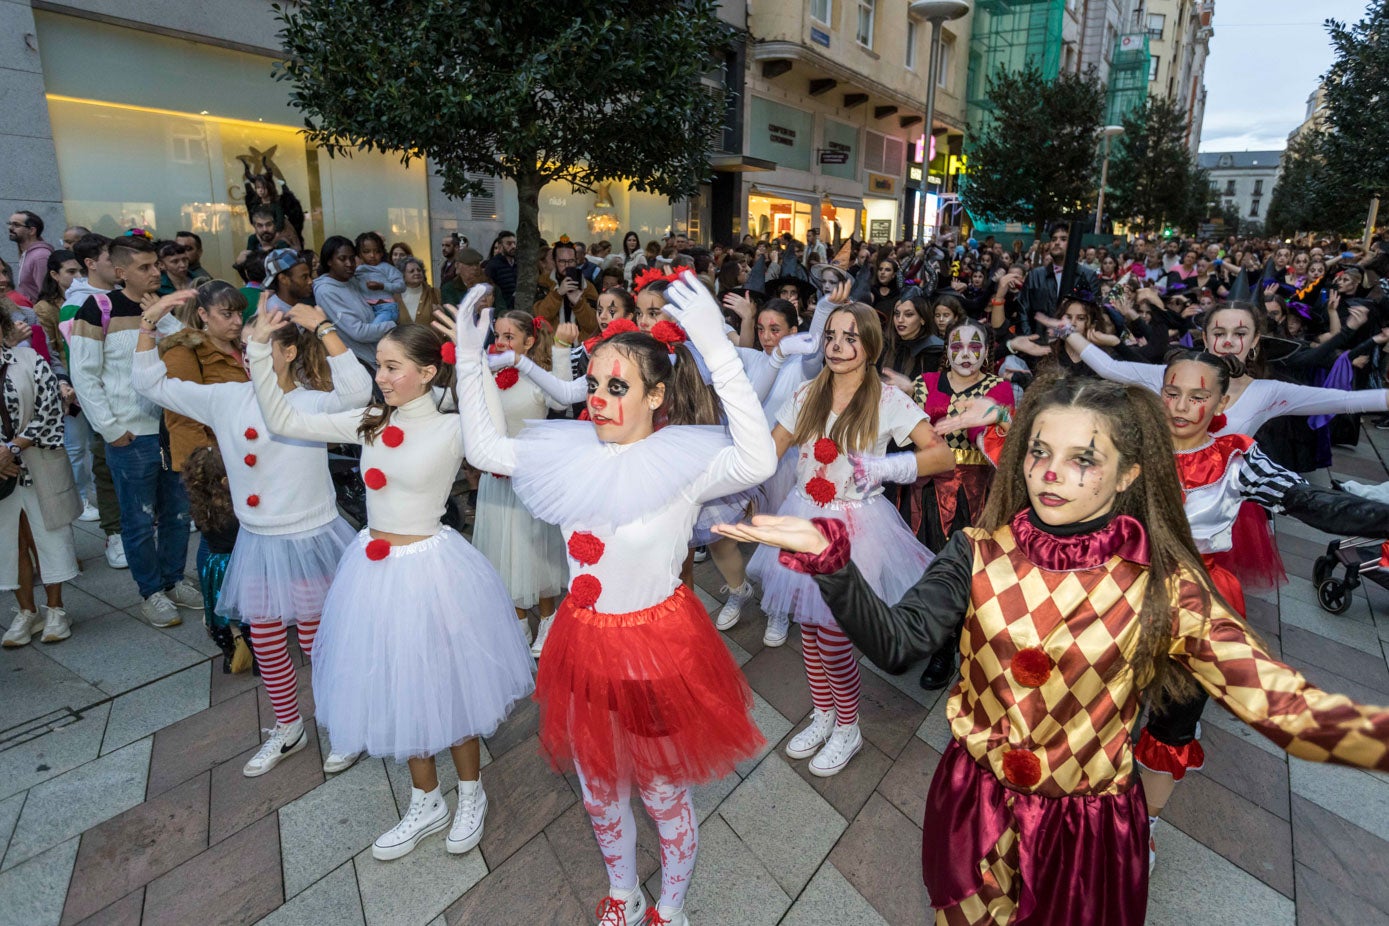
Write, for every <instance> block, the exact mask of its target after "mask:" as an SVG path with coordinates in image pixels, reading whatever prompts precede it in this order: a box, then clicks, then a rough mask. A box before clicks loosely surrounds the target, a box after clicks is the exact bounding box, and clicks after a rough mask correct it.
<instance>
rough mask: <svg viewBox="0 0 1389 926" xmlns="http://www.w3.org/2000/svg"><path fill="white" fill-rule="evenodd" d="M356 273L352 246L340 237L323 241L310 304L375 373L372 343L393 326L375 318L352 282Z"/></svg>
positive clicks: (355, 255) (354, 280)
mask: <svg viewBox="0 0 1389 926" xmlns="http://www.w3.org/2000/svg"><path fill="white" fill-rule="evenodd" d="M356 272H357V247H356V245H354V244H353V243H352V242H351V241H350V240H349V239H347V238H344V237H342V236H341V235H334V236H333V237H331V238H329V239H328V240H327V241H325V242H323V248H322V269H321V272H320V273H319V275H318V277H317V278H316V279H315V280H314V281H313V296H314V302H315V303H316V304H317V305H318V307H319V308H320V309H322V310H323V311H324V313H325V314H326V315H327V316H328V319H329V320H330V321H332V322H333V324H335V325H337V327H338V337H340V338H342V339H343V341H344V342H345V343H346V344H347V346H348V347H349V348H350V349H351V350H352V353H354V354H356V355H357V359H358V360H360V361H361V362H362V363H364V364H366V366H367V367H368V368H369V369H371V370H375V369H376V342H377V341H379V340H381V338H382V336H383V335H385V333H386V332H387V331H390V330H391V329H392V328H394V327H395V322H392V321H379V320H377V319H376V318H375V316H374V314H373V312H372V308H371V306H370V305H368V304H367V300H366V297H365V296H364V295H363V292H364V290H363V289H362V288H361V287H359V286H358V285H357V283H356V279H355V275H356Z"/></svg>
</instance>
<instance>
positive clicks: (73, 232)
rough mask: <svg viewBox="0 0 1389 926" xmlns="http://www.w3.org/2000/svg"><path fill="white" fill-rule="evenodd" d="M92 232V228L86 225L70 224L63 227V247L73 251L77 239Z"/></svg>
mask: <svg viewBox="0 0 1389 926" xmlns="http://www.w3.org/2000/svg"><path fill="white" fill-rule="evenodd" d="M91 233H92V230H91V229H90V228H88V227H87V226H85V225H69V226H68V227H67V228H65V229H63V247H65V248H67V249H68V250H69V251H71V250H72V246H73V245H74V244H76V243H77V239H79V238H81V237H82V236H83V235H90V234H91Z"/></svg>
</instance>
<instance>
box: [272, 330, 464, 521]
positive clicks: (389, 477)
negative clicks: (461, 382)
mask: <svg viewBox="0 0 1389 926" xmlns="http://www.w3.org/2000/svg"><path fill="white" fill-rule="evenodd" d="M246 357H247V359H248V360H249V361H250V365H251V383H252V385H254V387H255V392H256V399H257V401H258V402H259V403H260V410H261V413H262V414H263V415H264V416H265V423H266V425H267V426H268V427H269V428H270V430H271V432H273V433H275V434H279V435H281V436H284V437H292V438H296V439H298V440H309V441H324V442H327V443H343V444H360V445H361V446H362V461H361V465H362V477H363V482H365V483H366V484H367V489H368V491H367V526H368V527H370V528H371V529H372V530H376V531H382V532H384V533H388V534H404V535H407V536H414V537H432V536H433V535H434V534H436V533H438V532H439V524H440V521H441V519H442V518H443V516H444V506H445V504H446V503H447V501H448V496H449V491H450V490H451V489H452V488H453V480H454V477H455V476H457V475H458V468H459V466H460V465H461V464H462V462H463V435H462V433H461V431H460V429H459V427H458V419H457V418H456V417H454V416H453V415H446V414H444V413H443V412H441V411H439V409H438V408H437V407H436V405H435V398H434V395H433V393H429V392H427V393H425V394H424V395H422V396H420V397H419V398H417V399H415V400H413V401H411V402H407V403H406V404H404V405H401V406H400V407H398V408H396V409H394V411H393V412H392V414H391V420H390V424H389V426H388V427H387V428H385V429H384V430H382V432H381V433H380V434H378V435H377V437H376V439H375V440H373V441H372V442H370V443H367V442H365V441H364V440H363V439H362V437H361V435H359V434H358V433H357V426H358V425H359V424H361V422H362V413H363V409H360V408H359V409H353V410H350V411H340V412H317V413H312V412H306V411H303V410H301V409H299V408H298V407H296V406H295V405H293V404H291V403H290V402H289V401H288V399H287V397H286V396H285V393H284V390H282V389H281V388H280V384H279V382H277V381H276V378H275V370H274V367H273V365H272V361H271V358H270V345H269V344H262V343H260V342H259V341H252V342H250V343H249V344H247V345H246ZM373 470H375V471H376V472H377V473H379V474H380V475H381V476H383V477H384V479H385V482H384V484H383V485H381V487H380V488H376V489H373V488H371V486H372V480H373Z"/></svg>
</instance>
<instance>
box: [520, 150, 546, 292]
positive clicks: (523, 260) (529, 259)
mask: <svg viewBox="0 0 1389 926" xmlns="http://www.w3.org/2000/svg"><path fill="white" fill-rule="evenodd" d="M544 184H545V181H544V178H542V177H541V176H540V174H538V173H535V172H531V173H527V174H524V175H522V176H519V177H517V178H516V207H517V208H516V213H517V219H516V298H515V300H514V302H513V305H514V307H515V308H517V309H520V310H521V311H523V312H529V311H530V310H531V306H533V305H534V304H535V296H536V286H537V276H538V270H539V267H538V266H537V265H538V263H539V260H540V188H541V187H542V186H543V185H544Z"/></svg>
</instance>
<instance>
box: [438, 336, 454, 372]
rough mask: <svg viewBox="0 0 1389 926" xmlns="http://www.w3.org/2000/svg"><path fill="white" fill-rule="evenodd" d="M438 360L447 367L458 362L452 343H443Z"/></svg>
mask: <svg viewBox="0 0 1389 926" xmlns="http://www.w3.org/2000/svg"><path fill="white" fill-rule="evenodd" d="M439 359H440V360H442V361H444V363H447V364H448V365H449V366H453V365H454V364H455V363H457V362H458V348H457V347H455V346H454V343H453V342H452V341H445V342H444V346H443V347H441V348H439Z"/></svg>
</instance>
